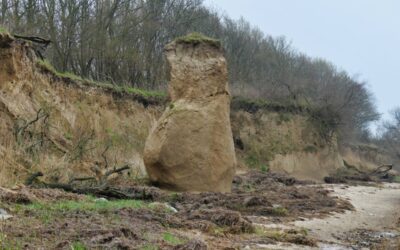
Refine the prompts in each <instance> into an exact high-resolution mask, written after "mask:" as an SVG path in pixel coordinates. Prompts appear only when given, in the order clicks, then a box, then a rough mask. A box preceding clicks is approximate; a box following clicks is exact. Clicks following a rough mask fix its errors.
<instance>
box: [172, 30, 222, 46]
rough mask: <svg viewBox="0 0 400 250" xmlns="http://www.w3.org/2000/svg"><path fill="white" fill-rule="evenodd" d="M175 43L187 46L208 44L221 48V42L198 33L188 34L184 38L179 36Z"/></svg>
mask: <svg viewBox="0 0 400 250" xmlns="http://www.w3.org/2000/svg"><path fill="white" fill-rule="evenodd" d="M175 42H177V43H188V44H199V43H206V44H210V45H212V46H214V47H217V48H221V41H219V40H218V39H214V38H211V37H208V36H205V35H203V34H201V33H198V32H193V33H190V34H188V35H186V36H181V37H178V38H176V39H175Z"/></svg>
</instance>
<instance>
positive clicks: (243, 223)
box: [0, 172, 352, 249]
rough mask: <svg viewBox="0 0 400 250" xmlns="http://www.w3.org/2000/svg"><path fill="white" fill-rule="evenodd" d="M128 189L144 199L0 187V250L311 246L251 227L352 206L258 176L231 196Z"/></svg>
mask: <svg viewBox="0 0 400 250" xmlns="http://www.w3.org/2000/svg"><path fill="white" fill-rule="evenodd" d="M128 190H130V191H131V192H144V193H146V195H142V197H145V199H146V200H145V201H135V200H131V201H121V200H115V201H112V200H109V201H104V200H101V199H100V200H98V199H96V198H95V197H88V196H84V195H75V194H70V193H66V192H63V191H60V190H52V189H30V188H25V187H24V188H20V189H18V190H15V191H10V190H6V189H2V190H0V191H1V192H0V198H1V207H2V208H4V209H6V210H7V212H8V213H9V214H11V215H13V216H14V217H13V218H11V219H8V220H5V221H4V222H2V223H1V225H0V230H1V231H0V241H1V244H2V248H7V249H39V248H42V249H238V248H240V247H244V246H246V245H251V244H254V243H258V244H267V243H273V242H276V241H288V242H295V243H298V244H304V245H314V244H315V243H314V241H313V240H312V239H309V238H308V237H307V234H306V232H296V231H293V230H291V231H290V232H289V231H288V232H284V233H271V232H265V231H264V230H263V229H261V228H260V227H258V226H255V224H254V222H262V223H268V222H286V221H292V220H295V219H298V218H299V217H303V218H305V217H321V216H325V215H327V214H329V213H332V212H341V211H344V210H347V209H352V206H351V205H350V204H349V203H348V202H346V201H343V200H339V199H336V198H334V197H331V196H328V193H329V191H327V190H325V189H323V188H321V187H318V186H315V185H312V186H311V185H307V183H302V182H299V181H297V180H295V179H293V178H289V177H286V176H283V175H276V174H270V173H261V172H249V173H247V174H246V175H241V176H237V177H235V179H234V188H233V192H232V193H230V194H220V193H199V194H193V193H171V192H167V191H163V190H160V189H157V188H154V187H146V186H132V187H130V188H125V191H128ZM175 209H176V211H174V210H175ZM207 245H208V248H207Z"/></svg>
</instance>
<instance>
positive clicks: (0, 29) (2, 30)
mask: <svg viewBox="0 0 400 250" xmlns="http://www.w3.org/2000/svg"><path fill="white" fill-rule="evenodd" d="M0 34H8V30H7V29H6V28H4V27H3V26H0Z"/></svg>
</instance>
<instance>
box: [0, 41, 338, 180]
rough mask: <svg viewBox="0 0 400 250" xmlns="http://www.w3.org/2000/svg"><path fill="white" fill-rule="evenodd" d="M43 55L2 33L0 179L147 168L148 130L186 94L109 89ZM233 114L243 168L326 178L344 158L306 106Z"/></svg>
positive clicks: (63, 176)
mask: <svg viewBox="0 0 400 250" xmlns="http://www.w3.org/2000/svg"><path fill="white" fill-rule="evenodd" d="M38 62H39V61H38V58H37V57H36V56H35V53H34V52H33V51H32V49H31V46H30V44H29V43H27V42H23V41H18V40H15V39H14V38H12V37H11V36H9V35H5V34H2V35H1V34H0V118H1V119H0V135H1V136H0V159H1V161H0V185H2V186H4V185H6V186H11V185H14V184H16V183H21V182H23V181H24V180H25V178H26V177H27V176H28V175H29V174H31V173H33V172H36V171H42V172H43V173H44V175H45V178H47V179H51V180H53V181H68V180H69V179H70V178H72V177H81V176H88V175H90V176H93V174H94V172H93V171H92V170H93V167H94V166H98V168H100V169H101V171H105V170H106V165H107V167H108V168H110V167H114V166H121V165H124V164H129V165H130V166H131V171H130V176H129V177H128V176H126V178H135V177H140V176H143V175H145V174H146V173H145V170H144V165H143V149H144V144H145V140H146V138H147V136H148V134H149V131H150V130H151V129H152V128H153V127H154V126H155V125H156V121H157V120H158V119H159V118H160V117H161V115H162V112H163V110H165V108H169V109H176V110H179V108H180V105H181V103H180V102H181V101H177V102H172V103H170V104H167V105H165V103H160V102H151V101H149V100H146V99H143V98H142V97H139V96H136V95H131V94H127V93H118V92H114V91H110V90H109V89H103V88H100V87H96V86H94V85H90V84H85V83H84V82H81V81H75V80H71V79H69V78H68V77H60V76H57V74H54V73H52V72H51V71H49V70H48V69H46V68H44V67H43V66H41V64H40V63H38ZM181 90H182V88H177V89H175V90H172V92H173V93H174V94H173V95H174V96H177V97H178V96H180V95H182V93H181V92H180V91H181ZM214 90H215V91H214ZM220 90H221V89H218V88H216V89H212V88H211V89H207V91H211V92H210V93H214V92H216V93H223V92H224V90H225V89H224V88H222V90H221V91H220ZM199 91H202V90H199ZM213 91H214V92H213ZM205 93H206V92H205ZM207 93H208V92H207ZM184 94H185V95H187V96H189V97H190V95H192V94H193V93H192V92H190V91H189V92H186V93H184ZM187 96H186V97H187ZM186 97H185V98H186ZM175 99H180V98H175ZM230 119H231V124H232V130H233V139H234V141H235V150H236V155H237V158H238V159H237V168H238V169H239V171H241V170H245V169H247V168H257V169H261V170H268V169H269V170H270V171H277V172H285V173H288V174H290V175H293V176H295V177H299V178H301V179H312V180H319V181H321V180H322V178H323V177H324V176H326V175H328V174H329V173H331V172H334V171H335V170H336V169H337V168H340V167H342V166H343V161H342V160H341V157H340V154H339V153H338V150H337V145H336V143H335V142H333V143H330V144H327V143H326V142H324V141H323V140H322V139H321V138H320V136H319V135H318V133H317V131H316V130H315V128H314V127H313V124H312V123H310V121H309V118H308V116H307V115H306V114H305V113H302V112H297V111H290V112H287V111H285V110H283V111H282V110H263V109H260V110H257V111H254V110H246V109H241V108H233V109H232V110H231V117H230ZM171 150H172V149H171ZM173 153H174V154H179V152H175V151H174V152H173Z"/></svg>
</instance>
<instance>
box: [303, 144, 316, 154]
mask: <svg viewBox="0 0 400 250" xmlns="http://www.w3.org/2000/svg"><path fill="white" fill-rule="evenodd" d="M303 151H304V152H306V153H317V152H318V148H317V147H316V146H314V145H308V146H306V147H304V149H303Z"/></svg>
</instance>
